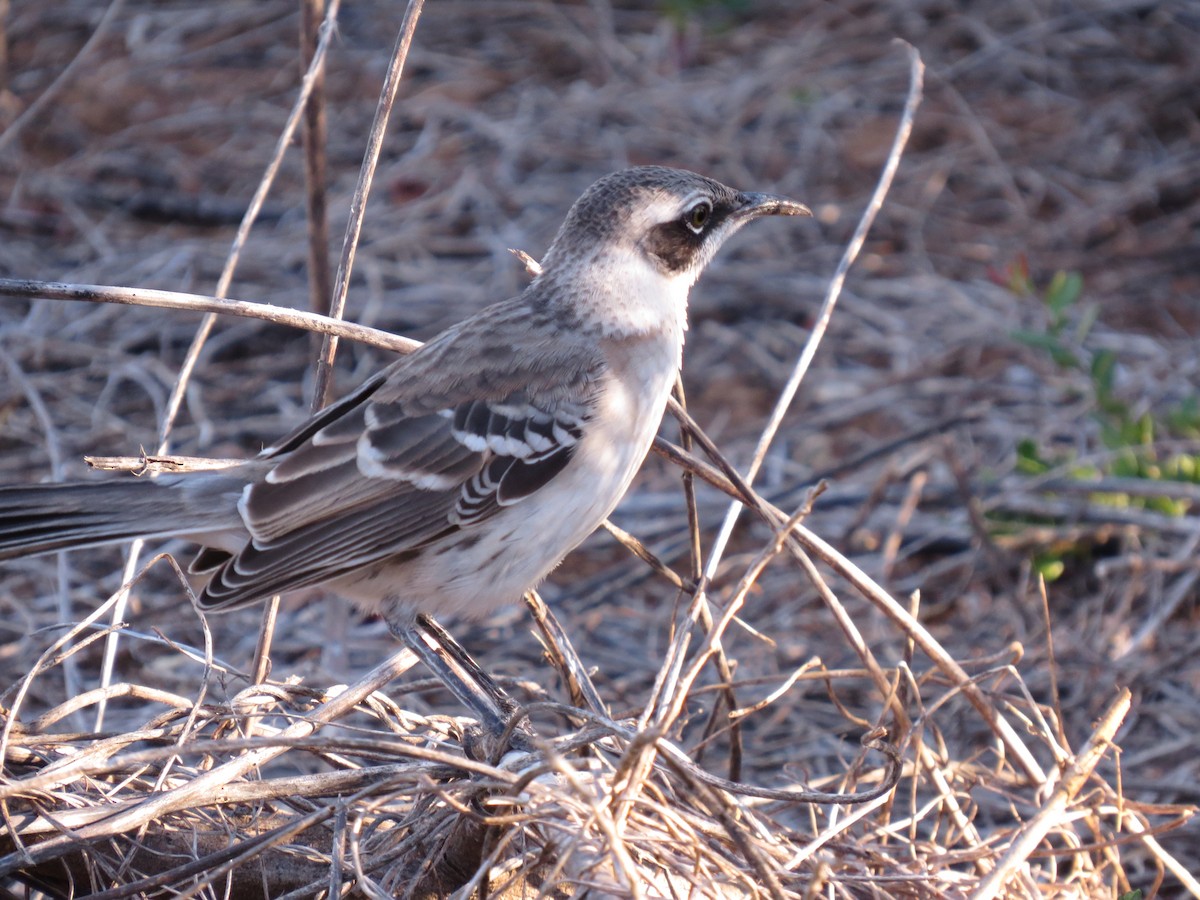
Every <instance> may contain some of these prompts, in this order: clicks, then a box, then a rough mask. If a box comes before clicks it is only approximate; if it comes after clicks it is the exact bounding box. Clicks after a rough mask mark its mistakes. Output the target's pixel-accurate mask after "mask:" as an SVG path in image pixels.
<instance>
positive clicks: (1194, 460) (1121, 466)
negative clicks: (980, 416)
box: [991, 256, 1200, 580]
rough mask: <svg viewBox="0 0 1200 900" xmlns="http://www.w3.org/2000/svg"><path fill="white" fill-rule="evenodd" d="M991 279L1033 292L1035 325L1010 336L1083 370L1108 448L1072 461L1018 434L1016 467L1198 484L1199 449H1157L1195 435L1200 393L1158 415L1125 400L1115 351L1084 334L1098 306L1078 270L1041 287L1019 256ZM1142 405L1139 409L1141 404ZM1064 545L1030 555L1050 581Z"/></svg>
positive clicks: (1128, 498) (1058, 570)
mask: <svg viewBox="0 0 1200 900" xmlns="http://www.w3.org/2000/svg"><path fill="white" fill-rule="evenodd" d="M991 275H992V278H993V280H994V281H996V282H997V283H998V284H1000V285H1002V286H1004V287H1006V288H1007V289H1008V290H1010V291H1012V292H1013V293H1014V294H1016V295H1018V296H1021V297H1030V298H1036V299H1037V300H1038V301H1039V302H1040V303H1041V305H1042V306H1043V308H1044V310H1045V325H1044V327H1042V328H1040V329H1018V330H1015V331H1013V332H1012V337H1013V338H1014V339H1015V340H1017V341H1019V342H1020V343H1022V344H1024V345H1026V346H1028V347H1032V348H1033V349H1035V350H1038V351H1040V352H1042V353H1044V354H1045V355H1046V356H1047V357H1049V359H1050V360H1051V361H1052V362H1053V363H1054V364H1055V365H1056V366H1057V367H1058V368H1059V369H1061V370H1063V371H1074V372H1079V373H1082V374H1084V375H1085V376H1087V378H1086V384H1087V391H1088V396H1089V399H1090V400H1091V415H1092V417H1093V418H1094V419H1095V421H1096V422H1097V424H1098V426H1099V438H1100V442H1101V444H1102V445H1103V446H1104V447H1105V448H1106V449H1107V450H1108V451H1109V452H1108V453H1107V454H1104V455H1103V456H1101V457H1099V458H1100V460H1101V462H1099V463H1097V464H1094V465H1081V464H1072V458H1071V457H1070V456H1065V455H1063V454H1061V453H1058V454H1055V453H1051V452H1048V451H1046V450H1045V449H1044V448H1042V447H1040V446H1039V445H1038V443H1037V441H1036V440H1034V439H1033V438H1025V439H1023V440H1021V441H1018V443H1017V448H1016V470H1017V471H1018V472H1021V473H1023V474H1026V475H1030V476H1039V475H1044V474H1046V473H1048V472H1050V471H1052V470H1063V471H1064V473H1065V475H1066V477H1069V478H1074V479H1077V480H1079V481H1084V482H1086V481H1095V480H1098V479H1100V478H1103V477H1105V476H1111V477H1122V478H1140V479H1146V480H1149V481H1186V482H1190V483H1200V454H1192V453H1174V454H1171V455H1169V456H1166V457H1165V458H1164V457H1163V456H1162V455H1161V454H1160V452H1159V450H1158V449H1157V444H1158V442H1159V441H1160V440H1161V439H1163V438H1191V439H1195V438H1197V437H1200V400H1198V399H1197V397H1196V395H1191V396H1189V397H1187V398H1186V399H1185V400H1184V401H1183V402H1181V403H1179V404H1177V405H1176V406H1174V407H1173V408H1171V409H1168V410H1165V411H1161V412H1159V413H1158V414H1155V412H1154V411H1153V410H1148V409H1142V406H1143V404H1140V403H1139V404H1134V403H1130V402H1128V401H1126V400H1125V399H1123V398H1122V397H1121V396H1120V395H1119V393H1118V390H1117V375H1118V372H1119V369H1120V360H1119V359H1118V357H1117V354H1116V352H1114V351H1113V350H1111V349H1107V348H1096V347H1094V346H1093V342H1092V341H1090V340H1089V338H1090V337H1091V334H1092V330H1093V328H1094V327H1095V325H1096V322H1097V320H1098V311H1099V307H1098V306H1096V305H1095V304H1083V303H1081V302H1080V301H1081V299H1082V298H1083V288H1084V284H1083V277H1082V276H1081V275H1080V274H1079V273H1078V272H1061V271H1060V272H1056V273H1055V274H1054V276H1053V277H1052V278H1051V279H1050V282H1049V284H1047V285H1046V287H1045V288H1043V289H1040V290H1039V289H1038V287H1037V285H1036V284H1035V283H1034V281H1033V279H1032V277H1031V276H1030V274H1029V264H1028V262H1027V261H1026V259H1025V258H1024V257H1023V256H1022V257H1019V258H1018V259H1016V260H1015V261H1014V262H1013V263H1011V264H1010V265H1009V266H1007V267H1006V268H1005V269H1004V270H1003V271H998V272H997V271H994V272H992V273H991ZM1139 410H1141V411H1139ZM1091 499H1092V502H1094V503H1097V504H1105V505H1111V506H1134V507H1140V508H1144V509H1150V510H1154V511H1156V512H1160V513H1163V514H1166V515H1173V516H1181V515H1184V514H1185V513H1186V512H1187V510H1188V507H1189V501H1187V500H1180V499H1172V498H1170V497H1164V496H1153V495H1151V496H1141V495H1137V496H1135V495H1131V494H1126V493H1120V492H1104V493H1099V492H1098V493H1096V494H1093V495H1092V496H1091ZM1067 555H1068V553H1067V552H1064V551H1063V550H1061V549H1054V550H1053V551H1047V552H1045V553H1042V554H1039V555H1038V557H1037V558H1035V559H1034V565H1035V567H1036V569H1037V570H1038V571H1039V572H1041V573H1042V574H1043V575H1045V576H1046V578H1047V580H1053V579H1054V578H1056V577H1058V576H1059V575H1061V574H1062V572H1063V571H1064V568H1065V566H1064V561H1065V558H1066V556H1067Z"/></svg>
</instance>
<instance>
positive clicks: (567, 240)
mask: <svg viewBox="0 0 1200 900" xmlns="http://www.w3.org/2000/svg"><path fill="white" fill-rule="evenodd" d="M811 215H812V213H811V212H810V211H809V209H808V207H806V206H804V205H803V204H801V203H797V202H795V201H794V200H789V199H787V198H786V197H780V196H777V195H775V194H758V193H744V192H742V191H736V190H734V189H733V188H730V187H726V186H725V185H723V184H721V183H720V182H718V181H713V180H712V179H711V178H705V177H704V176H703V175H697V174H696V173H695V172H688V171H685V170H683V169H669V168H665V167H663V166H640V167H638V168H634V169H624V170H622V171H620V172H614V173H613V174H611V175H606V176H605V177H603V178H601V179H600V180H599V181H597V182H596V183H595V184H593V185H592V186H591V187H590V188H588V189H587V191H585V192H584V194H583V196H582V197H580V198H579V199H578V200H577V201H576V202H575V205H574V206H572V207H571V211H570V212H569V213H568V214H567V218H566V221H564V222H563V225H562V228H560V229H559V232H558V236H557V237H556V238H555V239H554V243H553V244H552V245H551V247H550V250H549V251H548V252H547V254H546V258H545V259H544V260H543V267H544V268H545V269H551V268H552V267H554V266H556V265H558V266H568V267H570V266H573V265H578V264H583V263H587V262H591V261H594V260H596V259H597V258H601V257H609V258H610V259H611V258H613V257H620V256H623V255H632V256H635V257H637V258H640V259H642V260H644V261H646V262H647V263H649V264H650V265H651V266H652V267H653V268H654V269H656V270H657V271H659V272H660V273H661V274H662V275H664V276H666V277H668V278H670V279H672V280H674V279H676V278H684V279H686V281H687V283H688V284H691V283H693V282H694V281H695V280H696V278H697V277H698V276H699V274H700V272H701V271H703V269H704V267H705V266H706V265H707V264H708V262H709V261H710V260H711V259H712V258H713V255H714V254H715V253H716V252H717V250H718V249H719V248H720V246H721V245H722V244H723V243H724V242H725V240H726V239H727V238H728V237H729V236H730V235H732V234H733V233H734V232H735V231H737V230H738V229H739V228H741V227H742V226H743V225H745V224H746V223H747V222H749V221H750V220H751V219H757V218H759V217H760V216H811Z"/></svg>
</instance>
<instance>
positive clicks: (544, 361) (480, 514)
mask: <svg viewBox="0 0 1200 900" xmlns="http://www.w3.org/2000/svg"><path fill="white" fill-rule="evenodd" d="M477 318H478V317H477ZM471 323H472V320H468V322H467V323H464V325H462V326H459V328H458V329H456V330H455V331H453V332H451V333H449V334H448V335H443V336H442V337H441V338H439V339H437V340H436V341H435V342H433V343H431V344H429V345H426V347H424V348H422V349H421V350H419V351H417V352H416V353H414V354H412V355H411V356H409V357H406V358H404V359H401V360H399V361H398V362H396V363H395V364H393V366H391V367H389V368H388V369H387V370H385V371H384V372H383V373H381V374H380V375H378V376H376V377H375V378H372V379H371V380H370V381H368V382H367V383H366V384H364V385H363V386H362V387H361V388H359V390H358V391H356V392H354V393H353V394H351V395H349V396H348V397H346V398H344V399H343V400H341V401H339V402H338V403H336V404H334V405H333V406H330V407H329V408H328V409H326V410H324V411H322V412H321V413H319V414H318V415H317V416H315V417H314V418H313V419H311V420H310V421H309V422H307V423H305V425H304V426H302V427H301V428H299V429H297V430H296V431H295V432H293V433H292V434H291V435H289V436H288V437H287V438H285V439H284V440H282V441H280V442H279V443H278V444H277V445H275V446H274V447H272V448H269V449H268V450H267V451H265V452H264V457H263V459H262V461H263V462H264V463H267V464H270V463H273V465H272V466H271V468H269V469H267V471H266V475H265V477H263V478H262V479H261V480H259V481H258V482H257V483H255V484H253V485H252V486H251V487H250V488H249V489H248V490H247V492H246V494H245V495H244V497H243V500H242V503H241V512H242V516H243V518H244V520H245V522H246V526H247V528H248V530H249V532H250V534H251V539H250V541H249V543H248V544H247V545H246V546H245V547H244V548H243V549H242V550H241V551H240V552H239V553H237V554H236V555H233V556H231V557H223V556H222V555H220V554H218V553H216V552H215V551H206V553H204V554H202V556H201V558H200V559H199V560H198V561H197V564H196V565H194V567H193V568H194V569H197V570H201V571H211V572H212V576H211V578H210V580H209V582H208V585H207V586H206V587H205V589H204V592H203V594H202V596H201V604H202V605H203V606H204V607H206V608H210V609H215V608H223V609H227V608H232V607H236V606H242V605H245V604H248V603H251V602H254V601H255V600H259V599H262V598H263V597H267V596H270V595H272V594H275V593H281V592H284V591H288V590H291V589H295V588H299V587H305V586H309V585H313V584H318V583H321V582H325V581H328V580H331V579H333V578H337V577H338V576H340V575H343V574H346V573H348V572H351V571H353V570H356V569H360V568H362V567H366V566H371V565H373V564H376V563H380V562H383V561H385V560H389V559H395V558H397V557H399V556H401V555H402V554H405V553H411V552H414V551H417V550H419V549H420V548H421V547H423V546H425V545H427V544H429V543H431V542H433V541H435V540H437V539H439V538H442V537H445V536H447V535H449V534H451V533H453V532H455V531H457V530H460V529H467V528H473V527H476V526H478V525H480V524H481V523H483V522H485V521H486V520H487V519H488V518H490V517H491V516H492V515H494V514H495V513H496V512H497V511H498V510H500V509H502V508H504V507H505V506H509V505H511V504H514V503H518V502H520V501H521V500H523V499H524V498H526V497H528V496H530V495H532V494H533V493H535V492H536V491H537V490H538V489H539V488H541V487H543V486H544V485H546V484H547V483H548V482H549V481H550V480H551V479H553V478H554V477H555V476H556V475H557V474H558V473H559V472H561V471H562V469H563V468H564V467H565V466H566V465H567V463H568V462H569V461H570V459H571V455H572V453H573V452H574V449H575V446H576V444H577V443H578V441H579V439H580V436H581V433H582V428H583V425H584V423H585V421H586V420H587V418H588V416H589V415H590V412H591V410H592V408H593V406H594V404H595V400H596V396H597V392H598V390H599V387H598V379H599V376H600V374H601V371H602V365H601V363H600V361H599V359H598V357H597V356H596V354H594V353H592V352H589V351H588V348H587V345H586V343H579V342H576V341H573V340H572V339H570V338H567V339H565V340H562V339H557V340H554V341H548V342H547V344H546V347H545V348H543V349H544V350H545V352H542V353H534V354H528V353H519V354H513V353H502V352H499V351H498V350H497V349H495V348H496V346H497V344H500V345H502V346H507V343H509V342H505V341H504V329H503V328H500V327H499V325H503V324H504V323H503V321H502V322H500V323H497V327H496V329H495V330H494V335H495V336H494V337H493V338H492V339H490V340H489V339H487V336H484V335H481V334H479V333H478V327H477V326H476V327H475V328H471V327H470V326H471ZM551 331H553V329H551ZM526 332H528V329H526ZM557 337H559V338H561V335H559V336H557ZM467 353H469V356H470V358H462V357H463V355H464V354H467Z"/></svg>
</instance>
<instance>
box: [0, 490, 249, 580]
mask: <svg viewBox="0 0 1200 900" xmlns="http://www.w3.org/2000/svg"><path fill="white" fill-rule="evenodd" d="M189 482H190V483H189ZM239 489H240V485H239V484H238V483H237V482H235V481H234V480H233V479H228V478H219V477H214V476H211V475H200V476H193V477H191V478H187V479H185V478H170V479H167V478H160V479H157V480H150V479H133V478H127V479H120V480H116V479H114V480H111V481H100V482H75V483H67V484H40V485H33V486H29V487H0V560H5V559H15V558H17V557H21V556H36V555H38V554H42V553H52V552H54V551H56V550H69V549H72V548H75V547H92V546H97V545H101V544H114V543H121V542H124V541H131V540H134V539H135V538H145V537H177V536H197V537H199V536H202V535H204V534H211V533H220V532H227V531H234V532H236V531H240V530H241V528H242V521H241V517H240V516H239V514H238V512H237V505H236V504H237V494H238V492H239Z"/></svg>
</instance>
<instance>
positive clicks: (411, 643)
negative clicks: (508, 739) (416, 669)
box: [388, 614, 523, 741]
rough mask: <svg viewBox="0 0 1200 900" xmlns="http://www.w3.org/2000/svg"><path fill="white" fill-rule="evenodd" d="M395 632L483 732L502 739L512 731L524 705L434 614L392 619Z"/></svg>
mask: <svg viewBox="0 0 1200 900" xmlns="http://www.w3.org/2000/svg"><path fill="white" fill-rule="evenodd" d="M388 625H389V627H390V628H391V630H392V633H393V634H394V635H395V636H396V637H397V638H399V639H400V640H401V641H403V642H404V644H405V645H406V646H407V647H408V648H409V649H410V650H412V652H413V653H415V654H416V655H417V657H418V658H419V659H420V660H421V662H423V663H424V664H425V666H426V667H427V668H428V669H429V670H430V671H431V672H433V674H434V675H435V676H436V677H437V679H438V680H439V681H440V682H441V683H442V684H443V685H444V686H445V687H446V689H447V690H448V691H450V693H452V694H453V695H454V696H455V697H456V698H457V699H458V701H459V702H460V703H462V704H463V705H464V706H465V707H467V709H469V710H471V712H473V713H474V714H475V716H476V717H477V718H478V719H479V723H480V725H481V726H482V728H483V730H484V733H485V734H486V735H488V736H489V737H491V738H492V740H493V741H499V740H500V739H501V738H502V737H503V736H504V735H506V734H510V733H512V731H513V729H512V727H511V721H512V720H513V718H514V717H515V716H520V715H523V712H522V710H521V707H520V706H519V705H518V704H517V703H516V702H514V701H513V699H512V698H511V697H509V696H508V694H507V693H505V691H504V689H503V688H502V687H500V685H498V684H497V683H496V681H495V679H493V678H492V677H491V676H490V675H488V673H487V672H485V671H484V670H483V669H482V668H480V666H479V664H478V663H477V662H475V660H473V659H471V657H470V656H469V655H468V654H467V651H466V650H464V649H463V648H462V645H460V644H459V643H458V642H457V641H456V640H454V638H453V637H452V636H451V635H450V633H449V632H448V631H446V629H444V628H442V626H441V625H439V624H438V623H437V622H436V621H434V620H433V618H432V617H430V616H427V615H424V614H422V615H419V616H417V617H416V619H409V620H405V621H398V622H389V623H388Z"/></svg>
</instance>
